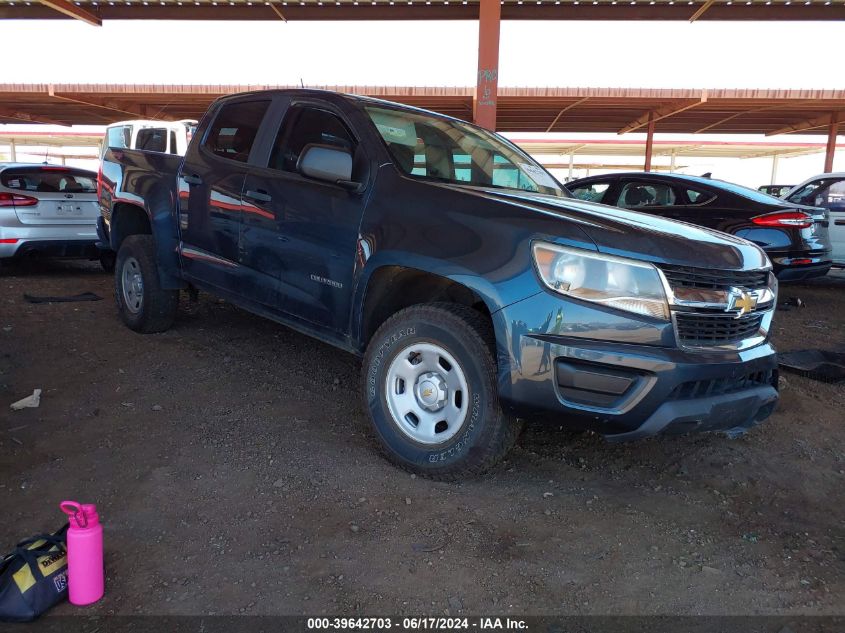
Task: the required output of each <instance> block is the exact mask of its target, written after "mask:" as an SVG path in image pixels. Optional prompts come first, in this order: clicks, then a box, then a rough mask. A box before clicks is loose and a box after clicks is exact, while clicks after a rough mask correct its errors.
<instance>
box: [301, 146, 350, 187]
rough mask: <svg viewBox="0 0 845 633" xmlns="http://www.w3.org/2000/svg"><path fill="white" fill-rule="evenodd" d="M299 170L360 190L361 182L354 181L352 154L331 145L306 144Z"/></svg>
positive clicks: (312, 176)
mask: <svg viewBox="0 0 845 633" xmlns="http://www.w3.org/2000/svg"><path fill="white" fill-rule="evenodd" d="M296 168H297V170H298V171H299V172H300V173H301V174H303V175H304V176H308V177H309V178H314V179H316V180H323V181H325V182H331V183H334V184H336V185H340V186H341V187H346V188H347V189H352V190H354V191H358V190H360V189H361V184H360V183H357V182H353V181H352V154H350V153H349V152H347V151H345V150H342V149H339V148H337V147H332V146H329V145H317V144H315V143H312V144H309V145H306V146H305V148H304V149H303V150H302V153H301V154H300V155H299V160H298V161H297V164H296Z"/></svg>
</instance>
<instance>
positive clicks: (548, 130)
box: [546, 97, 590, 133]
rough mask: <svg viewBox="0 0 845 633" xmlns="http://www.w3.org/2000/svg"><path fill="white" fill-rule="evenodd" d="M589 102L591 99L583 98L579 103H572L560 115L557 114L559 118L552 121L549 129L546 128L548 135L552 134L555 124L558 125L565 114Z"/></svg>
mask: <svg viewBox="0 0 845 633" xmlns="http://www.w3.org/2000/svg"><path fill="white" fill-rule="evenodd" d="M589 100H590V97H583V98H581V99H578V101H575V102H573V103H570V104H569V105H568V106H566V107H565V108H564V109H563V110H561V111H560V112H558V113H557V116H556V117H555V120H554V121H552V122H551V123H550V124H549V127H547V128H546V132H547V133H548V132H551V131H552V128H553V127H554V126H555V124H556V123H557V122H558V121H559V120H560V117H562V116H563V115H564V113H566V112H568V111H569V110H571V109H572V108H576V107H578V106H579V105H581V104H582V103H585V102H587V101H589Z"/></svg>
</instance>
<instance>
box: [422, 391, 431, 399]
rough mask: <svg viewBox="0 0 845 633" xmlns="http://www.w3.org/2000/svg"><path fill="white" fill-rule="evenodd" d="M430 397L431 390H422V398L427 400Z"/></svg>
mask: <svg viewBox="0 0 845 633" xmlns="http://www.w3.org/2000/svg"><path fill="white" fill-rule="evenodd" d="M430 395H431V389H423V398H428V397H429V396H430Z"/></svg>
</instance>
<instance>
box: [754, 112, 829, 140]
mask: <svg viewBox="0 0 845 633" xmlns="http://www.w3.org/2000/svg"><path fill="white" fill-rule="evenodd" d="M835 114H837V113H835V112H832V113H830V114H824V115H822V116H820V117H816V118H815V119H808V120H806V121H801V122H800V123H794V124H792V125H787V126H785V127H782V128H779V129H777V130H775V131H774V132H766V136H775V135H777V134H792V133H794V132H804V131H805V130H817V129H818V128H820V127H827V126H828V125H830V123H831V121H833V117H834V115H835Z"/></svg>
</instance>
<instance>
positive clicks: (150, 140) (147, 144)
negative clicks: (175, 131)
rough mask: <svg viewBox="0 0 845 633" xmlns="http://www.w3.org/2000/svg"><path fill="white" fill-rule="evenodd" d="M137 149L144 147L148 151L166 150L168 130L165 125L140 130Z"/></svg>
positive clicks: (136, 141) (136, 143) (136, 144)
mask: <svg viewBox="0 0 845 633" xmlns="http://www.w3.org/2000/svg"><path fill="white" fill-rule="evenodd" d="M135 149H144V150H147V151H148V152H166V151H167V130H166V129H165V128H163V127H145V128H143V129H140V130H138V138H137V139H136V140H135Z"/></svg>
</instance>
